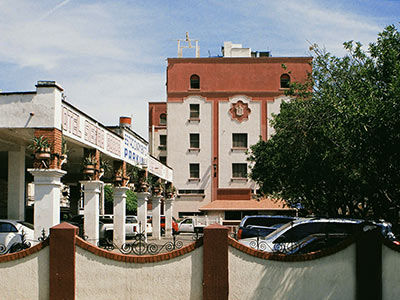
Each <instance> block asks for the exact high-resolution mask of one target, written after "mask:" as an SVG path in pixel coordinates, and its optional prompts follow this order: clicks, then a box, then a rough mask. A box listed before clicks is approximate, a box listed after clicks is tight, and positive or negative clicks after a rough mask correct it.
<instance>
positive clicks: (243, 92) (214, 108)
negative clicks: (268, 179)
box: [149, 42, 311, 220]
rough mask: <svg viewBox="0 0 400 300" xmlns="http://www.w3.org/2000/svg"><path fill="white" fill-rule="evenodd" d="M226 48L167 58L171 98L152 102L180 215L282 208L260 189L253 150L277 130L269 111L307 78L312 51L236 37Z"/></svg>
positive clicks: (154, 138) (152, 122)
mask: <svg viewBox="0 0 400 300" xmlns="http://www.w3.org/2000/svg"><path fill="white" fill-rule="evenodd" d="M222 52H223V56H222V57H209V58H169V59H168V68H167V102H166V103H155V102H151V103H149V111H150V118H149V131H150V135H149V136H150V144H151V149H153V150H152V151H154V152H152V154H153V155H154V156H155V157H158V158H159V159H160V160H161V161H163V160H164V159H166V163H167V165H168V166H170V167H172V168H173V170H174V185H175V186H176V188H177V190H178V197H177V199H176V201H175V204H174V211H175V214H176V216H182V215H190V214H198V213H204V212H205V213H207V214H208V215H219V216H220V217H222V218H224V219H226V220H232V219H241V217H242V216H243V215H245V214H249V213H260V212H265V211H268V212H269V213H274V212H276V211H280V210H281V209H283V207H282V203H277V202H274V201H271V200H269V199H260V198H257V197H256V190H257V185H256V183H255V182H253V181H251V180H249V178H248V174H249V162H248V161H247V157H248V154H247V151H248V150H249V147H250V146H251V145H253V144H256V143H257V142H258V141H259V139H260V138H262V139H264V140H266V139H268V138H269V137H270V136H271V135H272V134H273V128H272V127H271V124H270V120H271V117H272V115H273V114H276V113H278V112H279V109H280V104H281V103H282V101H285V100H288V97H286V96H285V95H284V92H285V89H287V88H288V84H289V82H291V81H299V82H304V81H305V80H306V78H307V73H308V72H310V71H311V64H310V63H311V57H270V53H269V52H252V51H251V49H250V48H243V47H242V46H241V45H240V44H232V43H230V42H225V43H224V47H223V48H222ZM165 118H166V125H167V126H166V127H164V126H165V125H164V124H162V123H163V122H164V120H165ZM165 156H166V158H164V157H165ZM266 171H267V170H266Z"/></svg>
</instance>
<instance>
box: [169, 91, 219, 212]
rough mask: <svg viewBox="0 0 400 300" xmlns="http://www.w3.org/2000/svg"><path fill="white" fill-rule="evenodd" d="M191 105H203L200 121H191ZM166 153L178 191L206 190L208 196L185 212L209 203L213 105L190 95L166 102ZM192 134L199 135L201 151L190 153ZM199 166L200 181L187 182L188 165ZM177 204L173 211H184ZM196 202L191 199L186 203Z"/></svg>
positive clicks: (201, 106)
mask: <svg viewBox="0 0 400 300" xmlns="http://www.w3.org/2000/svg"><path fill="white" fill-rule="evenodd" d="M190 104H199V105H200V122H189V114H190ZM167 111H168V119H167V128H174V129H175V130H171V129H169V130H168V135H167V153H168V158H167V160H168V161H167V162H168V165H169V166H170V167H171V168H172V169H173V170H174V185H175V187H176V188H177V189H204V193H205V195H206V197H205V198H202V201H201V202H200V203H199V202H193V206H192V208H190V209H188V210H185V211H196V210H197V209H198V208H199V207H200V206H203V205H205V204H207V203H208V202H209V201H210V199H211V157H212V155H211V153H212V152H211V151H212V138H211V137H212V135H211V126H212V103H211V102H206V101H205V99H204V98H202V97H200V96H190V97H187V98H185V99H184V101H183V102H168V103H167ZM190 133H199V134H200V151H199V152H190V151H189V150H188V149H189V146H190ZM190 163H199V164H200V181H188V179H189V164H190ZM181 200H184V199H183V197H181V198H180V199H179V200H178V201H176V202H175V204H176V205H175V206H174V210H175V211H176V212H178V211H182V210H180V209H181V206H180V205H179V204H178V203H179V202H180V201H181ZM191 200H193V198H192V197H190V198H188V199H185V201H191Z"/></svg>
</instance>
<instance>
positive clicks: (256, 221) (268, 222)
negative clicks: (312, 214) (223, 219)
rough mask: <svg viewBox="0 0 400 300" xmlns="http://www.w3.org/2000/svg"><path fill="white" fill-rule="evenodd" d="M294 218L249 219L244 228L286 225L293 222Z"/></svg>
mask: <svg viewBox="0 0 400 300" xmlns="http://www.w3.org/2000/svg"><path fill="white" fill-rule="evenodd" d="M292 220H293V218H274V217H272V218H265V217H254V218H248V219H247V220H246V221H245V223H244V224H243V227H246V226H250V225H255V226H267V227H268V226H272V225H275V224H285V223H287V222H290V221H292Z"/></svg>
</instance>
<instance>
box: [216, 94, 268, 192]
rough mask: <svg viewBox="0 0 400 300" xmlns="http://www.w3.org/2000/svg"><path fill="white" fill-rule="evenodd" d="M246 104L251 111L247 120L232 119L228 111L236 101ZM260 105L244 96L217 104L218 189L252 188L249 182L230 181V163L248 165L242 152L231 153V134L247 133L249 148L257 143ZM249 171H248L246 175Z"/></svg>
mask: <svg viewBox="0 0 400 300" xmlns="http://www.w3.org/2000/svg"><path fill="white" fill-rule="evenodd" d="M239 100H241V101H243V103H247V104H248V105H249V108H250V110H251V113H250V115H249V118H248V120H244V121H242V122H241V123H240V122H238V121H237V120H234V119H232V117H231V114H230V113H229V110H230V109H231V107H232V104H233V103H236V102H237V101H239ZM260 110H261V104H260V102H253V101H251V100H250V98H248V97H246V96H235V97H232V98H230V99H229V102H220V103H219V178H218V180H219V187H220V188H254V187H255V183H254V182H251V181H231V178H232V163H247V164H248V165H249V163H248V162H247V160H246V159H247V155H246V153H245V151H244V150H243V151H242V150H234V151H232V134H233V133H247V143H248V144H247V145H248V147H250V146H251V145H253V144H256V143H257V142H258V141H259V137H260V135H261V120H260V115H261V112H260ZM249 172H250V169H248V173H249Z"/></svg>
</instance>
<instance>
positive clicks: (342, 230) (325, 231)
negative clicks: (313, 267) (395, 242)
mask: <svg viewBox="0 0 400 300" xmlns="http://www.w3.org/2000/svg"><path fill="white" fill-rule="evenodd" d="M366 226H378V227H380V228H381V231H382V234H383V235H384V236H385V237H386V238H389V239H391V238H395V237H394V234H393V233H392V232H391V231H390V230H389V229H388V223H386V222H385V223H382V222H367V223H366V222H365V221H364V220H355V219H327V218H312V219H310V218H299V219H298V220H294V221H292V222H289V223H287V224H285V225H283V226H281V227H280V228H278V229H277V230H275V231H274V232H272V233H270V234H269V235H267V236H266V237H252V238H246V239H241V240H239V242H240V243H242V244H244V245H246V246H249V247H252V248H256V249H259V250H262V251H266V252H282V253H294V252H295V251H293V250H294V249H301V248H303V247H304V246H305V245H307V244H309V242H310V241H311V239H310V237H317V236H320V237H322V236H324V235H325V238H329V237H330V236H332V235H333V236H337V237H339V236H340V235H342V236H343V238H345V237H348V236H350V235H352V234H355V233H356V232H358V231H359V230H362V229H363V228H365V227H366ZM320 241H321V240H320ZM314 245H315V244H314ZM297 251H298V250H297ZM297 251H296V252H297Z"/></svg>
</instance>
